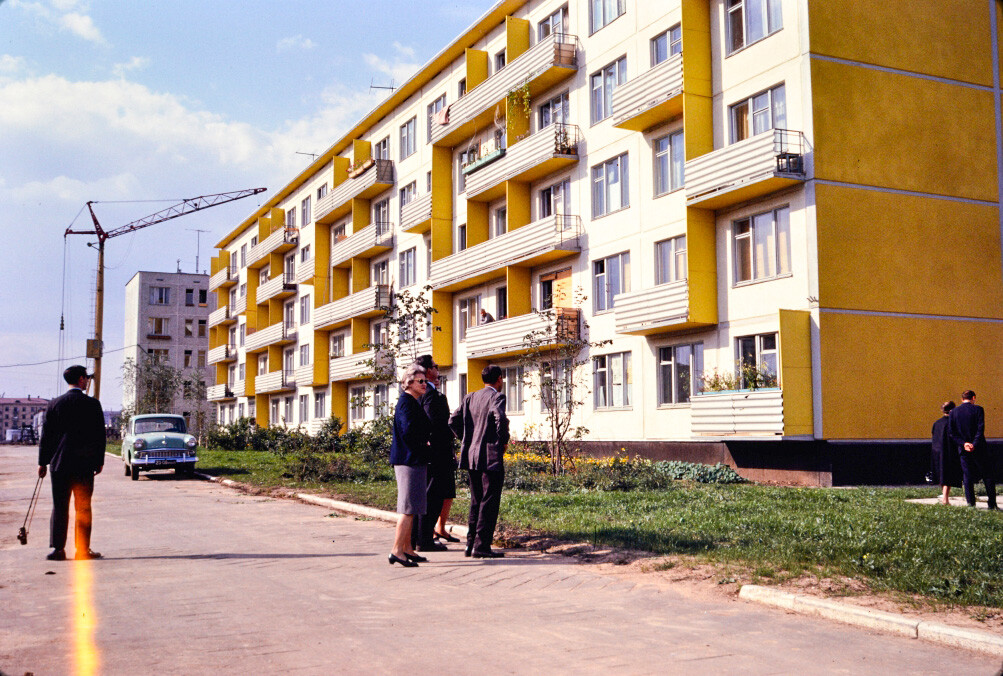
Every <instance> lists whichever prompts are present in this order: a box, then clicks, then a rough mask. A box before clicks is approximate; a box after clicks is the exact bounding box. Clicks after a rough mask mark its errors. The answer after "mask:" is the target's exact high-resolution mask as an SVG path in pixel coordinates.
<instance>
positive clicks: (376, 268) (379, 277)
mask: <svg viewBox="0 0 1003 676" xmlns="http://www.w3.org/2000/svg"><path fill="white" fill-rule="evenodd" d="M389 268H390V262H389V261H388V260H387V259H383V260H381V261H376V262H375V263H373V286H380V285H384V286H385V285H387V284H389V283H390V271H389Z"/></svg>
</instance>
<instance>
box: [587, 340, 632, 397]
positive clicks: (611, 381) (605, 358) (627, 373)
mask: <svg viewBox="0 0 1003 676" xmlns="http://www.w3.org/2000/svg"><path fill="white" fill-rule="evenodd" d="M631 354H632V353H631V351H630V350H624V351H621V352H608V353H606V354H600V355H595V356H594V357H592V392H593V395H592V404H593V408H594V409H595V410H596V411H604V410H625V409H629V408H631V407H632V406H633V384H634V377H633V369H632V367H631V362H632V358H631ZM617 359H619V365H620V372H619V375H617V373H616V369H615V367H616V364H615V362H616V360H617ZM617 377H619V379H620V383H619V395H620V403H619V404H614V403H613V402H614V401H615V399H616V394H617V382H616V378H617ZM600 381H601V382H600ZM600 399H602V402H600Z"/></svg>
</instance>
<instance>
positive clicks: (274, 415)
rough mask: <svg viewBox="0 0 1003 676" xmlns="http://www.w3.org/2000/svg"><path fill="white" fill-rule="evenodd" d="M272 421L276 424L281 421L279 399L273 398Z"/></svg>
mask: <svg viewBox="0 0 1003 676" xmlns="http://www.w3.org/2000/svg"><path fill="white" fill-rule="evenodd" d="M270 422H272V423H274V424H278V422H279V400H278V399H272V418H271V421H270Z"/></svg>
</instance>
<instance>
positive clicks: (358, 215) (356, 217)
mask: <svg viewBox="0 0 1003 676" xmlns="http://www.w3.org/2000/svg"><path fill="white" fill-rule="evenodd" d="M370 221H372V214H371V213H370V211H369V200H367V199H362V198H360V197H353V198H352V232H349V233H345V234H348V235H353V234H355V233H357V232H358V231H359V230H362V229H363V228H364V227H366V226H367V225H369V223H370Z"/></svg>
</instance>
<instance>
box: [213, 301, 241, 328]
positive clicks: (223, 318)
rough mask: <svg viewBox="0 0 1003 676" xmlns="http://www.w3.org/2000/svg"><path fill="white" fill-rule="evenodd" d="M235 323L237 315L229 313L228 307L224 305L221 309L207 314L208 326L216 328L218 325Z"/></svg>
mask: <svg viewBox="0 0 1003 676" xmlns="http://www.w3.org/2000/svg"><path fill="white" fill-rule="evenodd" d="M235 321H237V315H235V314H231V313H230V306H229V305H224V306H223V307H219V308H216V309H215V310H213V311H212V312H210V313H209V326H210V327H212V326H217V325H219V324H232V323H233V322H235Z"/></svg>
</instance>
